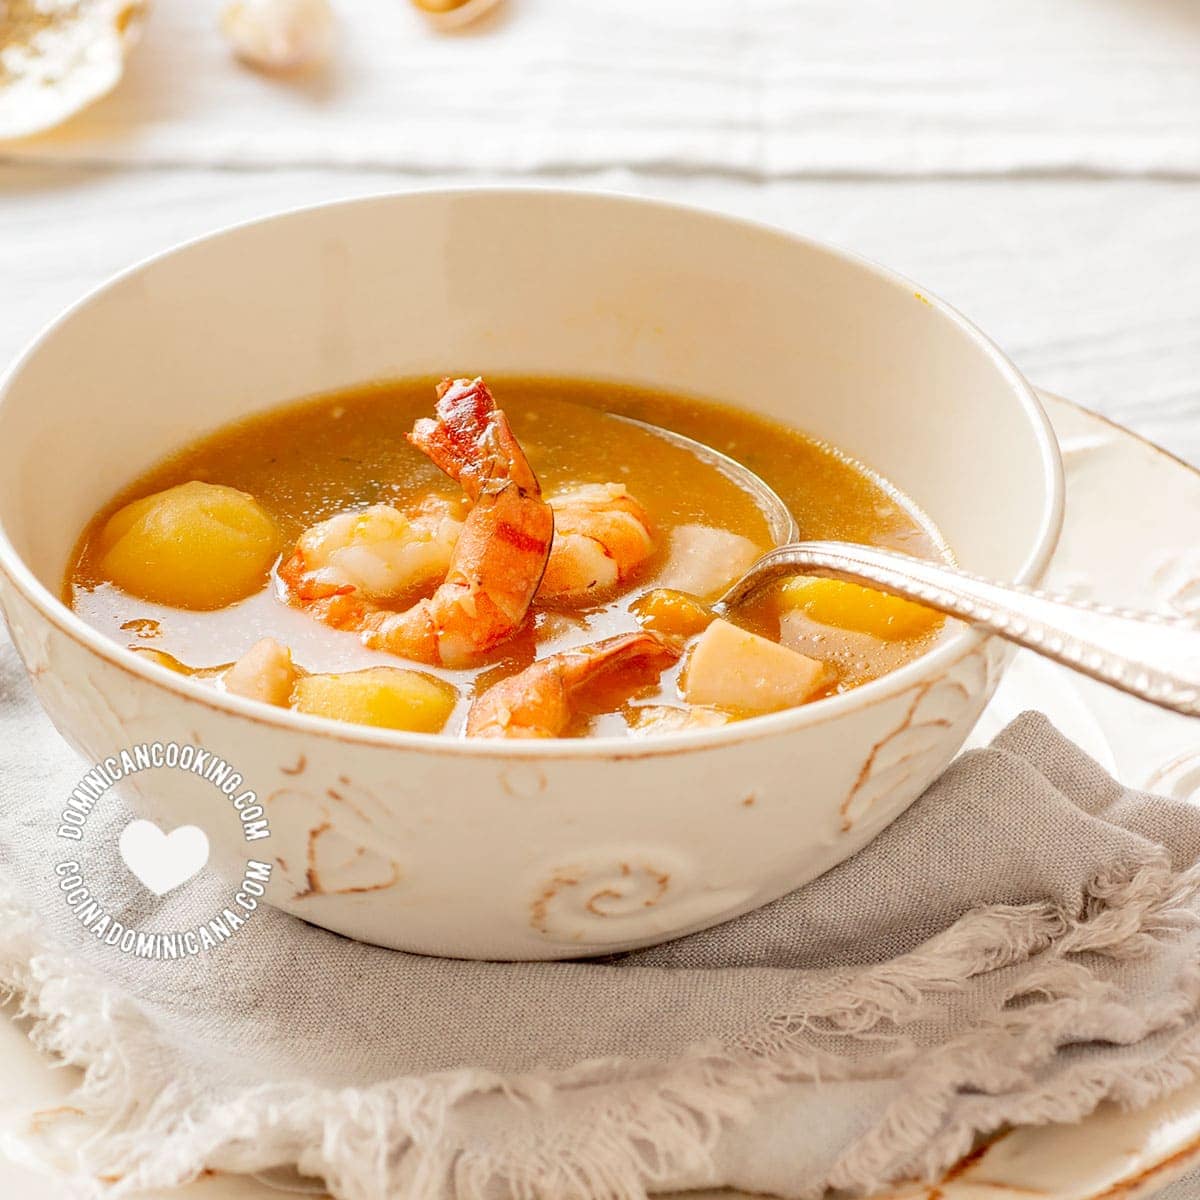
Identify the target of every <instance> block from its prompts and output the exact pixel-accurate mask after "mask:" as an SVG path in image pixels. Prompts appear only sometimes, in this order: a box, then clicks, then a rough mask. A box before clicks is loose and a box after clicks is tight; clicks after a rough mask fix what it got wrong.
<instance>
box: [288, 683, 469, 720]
mask: <svg viewBox="0 0 1200 1200" xmlns="http://www.w3.org/2000/svg"><path fill="white" fill-rule="evenodd" d="M457 699H458V693H457V692H456V691H455V689H454V688H453V687H452V686H451V685H450V684H448V683H445V682H444V681H442V680H441V679H437V678H435V677H434V676H432V675H426V674H425V673H424V672H423V671H409V670H405V669H403V668H401V667H369V668H368V669H367V670H365V671H350V672H348V673H346V674H343V675H306V676H304V677H303V678H301V679H299V680H297V681H296V687H295V690H294V691H293V692H292V707H293V708H294V709H296V710H297V711H298V712H305V713H312V714H313V715H314V716H317V717H329V718H331V719H332V720H334V721H350V722H352V723H353V724H355V725H378V726H381V727H382V728H384V729H407V730H410V731H411V732H413V733H438V732H440V730H441V728H442V726H443V725H445V724H446V721H447V719H448V718H449V716H450V714H451V712H453V711H454V705H455V702H456V701H457Z"/></svg>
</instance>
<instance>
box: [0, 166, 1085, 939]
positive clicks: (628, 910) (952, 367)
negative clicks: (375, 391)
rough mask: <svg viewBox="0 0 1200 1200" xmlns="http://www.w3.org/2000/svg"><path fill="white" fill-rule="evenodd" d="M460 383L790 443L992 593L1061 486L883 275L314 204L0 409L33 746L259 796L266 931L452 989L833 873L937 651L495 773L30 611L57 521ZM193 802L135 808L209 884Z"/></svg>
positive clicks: (970, 342)
mask: <svg viewBox="0 0 1200 1200" xmlns="http://www.w3.org/2000/svg"><path fill="white" fill-rule="evenodd" d="M477 371H479V372H528V373H542V374H550V375H554V374H560V375H578V376H586V377H607V378H612V379H618V380H626V381H634V382H638V383H642V384H649V385H655V386H659V385H661V386H664V387H669V388H673V389H677V390H680V391H684V392H692V393H696V394H699V395H702V396H708V397H713V398H717V399H720V400H723V401H725V402H727V403H730V404H734V405H737V406H740V407H743V408H746V409H750V410H754V411H757V412H761V413H765V414H767V415H769V416H771V417H775V418H778V419H780V420H783V421H786V422H788V423H790V424H794V425H796V426H798V427H799V428H801V429H804V430H807V431H808V432H810V433H813V434H815V435H817V436H818V437H821V438H825V439H828V440H829V441H831V442H833V443H834V444H836V445H838V446H840V447H842V448H843V449H845V450H847V451H849V452H850V453H851V454H853V455H855V456H857V457H858V458H860V459H861V460H863V461H864V462H866V463H868V464H869V465H871V466H873V467H875V468H877V469H878V470H880V471H881V472H882V473H883V474H884V475H885V476H887V478H889V479H891V480H892V481H893V482H894V483H896V484H897V485H898V486H899V487H900V488H902V489H903V490H904V491H905V492H907V493H908V495H910V496H911V497H912V498H913V499H914V500H916V501H917V502H918V503H919V504H920V505H921V506H922V507H923V508H924V509H925V510H926V511H927V512H928V513H929V514H930V515H931V516H932V517H933V518H934V520H935V521H936V522H937V523H938V525H939V526H940V527H941V529H942V531H943V532H944V533H945V535H946V536H947V538H948V539H949V542H950V544H951V546H952V547H953V549H954V550H955V552H956V554H957V556H958V559H959V561H960V562H961V563H962V564H963V565H964V566H965V567H967V568H969V569H973V570H976V571H978V572H981V573H985V574H988V575H992V576H997V577H1000V578H1004V579H1012V580H1020V581H1024V582H1031V581H1034V580H1036V579H1037V578H1038V577H1039V576H1040V574H1041V573H1042V571H1043V568H1044V567H1045V565H1046V563H1047V561H1048V559H1049V557H1050V554H1051V552H1052V550H1053V548H1054V544H1055V540H1056V538H1057V535H1058V530H1059V525H1060V521H1061V509H1062V484H1061V469H1060V461H1059V457H1058V452H1057V447H1056V445H1055V441H1054V437H1053V435H1052V433H1051V431H1050V428H1049V426H1048V424H1047V422H1046V419H1045V416H1044V414H1043V413H1042V410H1041V408H1040V407H1039V405H1038V403H1037V401H1036V399H1035V398H1034V395H1033V393H1032V392H1031V390H1030V388H1029V386H1028V385H1027V384H1026V383H1025V381H1024V380H1023V379H1022V378H1021V376H1020V375H1019V374H1018V373H1017V371H1016V370H1015V369H1014V368H1013V366H1012V364H1011V363H1009V362H1008V361H1007V360H1006V359H1005V358H1004V357H1003V356H1002V355H1001V354H1000V353H999V352H998V351H997V350H996V348H995V347H994V346H993V345H992V344H991V343H990V342H989V341H988V340H987V339H986V338H985V337H984V336H983V335H982V334H981V333H980V332H979V331H978V330H976V329H975V328H974V327H973V326H971V325H970V324H969V323H967V322H966V321H965V320H963V319H962V318H961V317H960V316H958V315H957V314H956V313H955V312H953V311H952V310H951V309H949V308H948V307H946V306H945V305H944V304H942V303H940V302H938V301H937V300H935V299H933V298H932V297H930V296H928V295H927V294H925V293H923V292H920V291H917V290H916V289H915V288H914V287H913V285H912V284H911V283H908V282H906V281H905V280H903V279H900V278H897V277H896V276H894V275H891V274H889V273H887V272H886V271H882V270H880V269H878V268H876V267H874V266H871V265H869V264H867V263H864V262H862V261H861V260H858V259H856V258H853V257H850V256H848V255H845V254H841V253H838V252H836V251H834V250H831V249H828V248H826V247H824V246H820V245H817V244H814V243H812V242H807V241H804V240H802V239H799V238H796V237H792V236H790V235H788V234H784V233H781V232H777V231H774V230H770V229H765V228H761V227H758V226H754V225H749V224H745V223H743V222H740V221H734V220H730V219H728V218H725V217H720V216H716V215H712V214H708V213H703V212H697V211H692V210H688V209H682V208H676V207H672V206H668V205H664V204H658V203H650V202H646V201H641V200H633V199H626V198H620V197H616V196H607V195H593V194H581V193H575V192H561V191H543V190H485V189H473V190H467V191H458V192H426V193H414V194H405V195H392V196H381V197H377V198H371V199H366V200H356V201H352V202H348V203H340V204H329V205H324V206H321V207H318V208H312V209H305V210H302V211H299V212H292V213H286V214H283V215H281V216H276V217H272V218H269V219H267V220H262V221H257V222H254V223H252V224H249V225H244V226H240V227H238V228H235V229H231V230H226V231H224V232H222V233H219V234H216V235H214V236H212V237H208V238H204V239H202V240H201V241H198V242H193V243H190V244H188V245H185V246H181V247H179V248H177V249H175V250H172V251H170V252H169V253H167V254H164V255H162V256H160V257H157V258H155V259H152V260H151V261H149V262H146V263H143V264H141V265H140V266H137V267H135V268H133V269H132V270H130V271H127V272H126V273H124V274H123V275H120V276H118V277H117V278H116V279H114V280H112V281H111V282H110V283H108V284H106V285H105V286H104V287H102V288H101V289H100V290H98V291H96V292H94V293H93V294H92V295H91V296H89V297H88V298H86V299H85V300H83V301H82V302H81V303H80V304H78V305H77V306H76V307H75V308H73V309H71V310H70V311H69V312H68V313H66V314H65V315H64V316H63V317H62V318H60V319H59V320H58V321H57V322H56V323H55V324H54V325H53V326H51V327H50V328H49V329H48V330H47V331H46V332H45V333H44V334H43V335H42V336H41V337H40V338H39V339H38V341H37V342H36V343H35V344H34V346H33V347H32V348H31V349H30V350H29V351H28V352H27V353H26V354H25V355H24V357H23V358H22V359H21V360H20V361H19V362H18V363H17V364H16V365H15V367H14V368H13V369H12V371H11V372H10V373H9V375H8V376H7V378H6V380H5V381H4V384H3V387H2V388H0V568H2V571H0V599H2V600H3V608H4V610H5V614H6V616H7V619H8V623H9V627H10V629H11V632H12V636H13V639H14V641H15V643H16V645H17V648H18V650H19V651H20V654H21V656H22V658H23V659H24V662H25V664H26V666H27V668H28V670H29V672H30V675H31V676H32V678H33V681H34V686H35V688H36V690H37V694H38V696H39V698H40V700H41V702H42V704H43V705H44V706H45V708H46V711H47V712H48V713H49V714H50V716H51V718H52V719H53V720H54V722H55V724H56V725H57V726H58V728H59V729H60V730H61V731H62V732H63V734H64V735H65V736H66V737H67V738H68V739H69V740H70V741H71V742H72V743H73V744H74V745H75V746H76V747H77V748H79V749H80V750H82V752H83V753H84V754H85V755H86V756H87V757H88V758H89V759H93V760H95V759H99V758H101V757H103V756H104V755H106V754H110V753H112V752H113V751H114V750H117V749H119V748H122V747H126V746H130V745H134V744H137V743H142V742H153V741H156V740H158V741H168V740H175V741H180V742H184V741H193V742H196V743H198V744H201V745H203V746H204V747H206V748H208V749H210V750H212V751H214V752H215V753H217V754H219V755H221V756H223V757H224V758H225V759H226V760H227V761H228V762H229V763H231V764H233V765H234V766H235V767H236V768H237V769H238V770H239V771H241V772H242V773H243V774H244V775H245V777H246V780H247V781H248V783H250V784H251V785H252V786H253V787H254V789H255V790H256V791H257V792H258V794H259V795H260V796H261V797H264V798H265V807H266V810H267V814H268V816H269V819H270V830H271V835H270V838H269V840H262V841H260V842H256V843H255V844H254V845H253V847H252V849H253V850H254V851H255V854H256V855H257V856H258V857H260V858H263V857H269V860H270V861H272V862H273V865H274V868H275V870H274V875H273V878H272V883H271V886H270V889H269V893H268V895H269V898H270V899H271V900H272V901H273V902H274V903H275V904H277V905H279V906H280V907H282V908H285V909H287V910H288V911H289V912H293V913H296V914H297V915H299V916H302V917H304V918H305V919H306V920H309V921H312V922H315V923H316V924H319V925H323V926H326V927H327V928H330V929H334V930H338V931H339V932H342V933H345V934H348V935H350V936H352V937H356V938H362V939H365V940H368V941H372V942H379V943H382V944H384V945H388V946H395V947H401V948H404V949H408V950H417V951H423V952H428V953H434V954H446V955H460V956H469V957H482V958H559V957H566V956H572V955H580V954H597V953H610V952H613V951H616V950H620V949H623V948H630V947H634V946H639V945H645V944H648V943H651V942H655V941H660V940H663V939H665V938H669V937H673V936H675V935H678V934H682V933H685V932H688V931H691V930H695V929H699V928H703V927H704V926H707V925H711V924H714V923H715V922H718V921H722V920H724V919H726V918H729V917H732V916H734V915H736V914H738V913H742V912H745V911H747V910H749V909H751V908H753V907H755V906H757V905H760V904H763V903H764V902H766V901H768V900H771V899H773V898H774V897H776V896H779V895H781V894H782V893H784V892H786V891H788V890H790V889H792V888H794V887H796V886H798V885H799V884H802V883H804V882H805V881H807V880H809V879H812V878H813V877H814V876H816V875H818V874H820V873H821V872H822V871H825V870H826V869H828V868H829V867H831V866H833V865H834V864H835V863H837V862H839V861H841V860H842V859H844V858H846V857H847V856H848V855H850V854H852V853H853V852H854V851H855V850H857V849H858V848H859V847H860V846H862V845H863V844H865V843H866V842H867V841H868V840H869V839H870V838H871V837H873V836H874V835H875V834H876V833H877V832H878V831H879V830H880V829H882V828H883V827H884V826H885V825H887V824H888V822H890V821H892V820H893V819H894V818H895V817H896V816H897V815H898V814H899V813H900V812H901V811H903V809H904V808H905V807H906V806H907V805H908V804H909V803H910V802H911V801H912V800H913V799H914V797H916V796H917V795H918V794H919V793H920V792H921V790H922V789H923V788H924V787H925V786H926V785H927V784H928V783H929V782H930V780H932V779H933V778H934V777H935V776H936V775H937V774H938V772H940V771H941V770H942V769H943V768H944V767H945V765H946V764H947V763H948V762H949V760H950V758H951V757H952V756H953V755H954V753H955V752H956V750H957V749H958V747H959V746H960V744H961V743H962V741H963V739H964V737H965V736H966V734H967V732H968V731H969V730H970V728H971V726H972V725H973V724H974V722H975V719H976V717H977V716H978V714H979V712H980V710H981V709H982V707H983V705H984V703H985V702H986V700H987V698H988V697H989V695H990V694H991V691H992V689H993V688H994V686H995V684H996V682H997V679H998V675H999V672H1000V670H1001V669H1002V666H1003V661H1004V658H1005V655H1004V652H1003V649H1002V648H1001V647H999V646H998V645H997V644H995V643H990V642H987V641H985V640H984V639H982V638H981V637H979V636H977V635H975V634H973V633H970V632H969V631H965V630H958V631H956V632H954V633H953V634H951V635H949V636H947V637H946V638H945V639H944V640H943V642H942V643H941V644H939V645H938V646H937V647H936V648H935V649H934V650H933V651H932V652H931V653H929V654H927V655H926V656H925V657H923V658H921V659H920V660H919V661H917V662H914V663H912V664H910V665H908V666H906V667H904V668H903V669H901V670H899V671H897V672H895V673H894V674H892V675H889V676H887V677H886V678H884V679H881V680H879V681H876V682H874V683H872V684H870V685H868V686H866V687H863V688H861V689H859V690H857V691H855V692H853V693H850V694H847V695H844V696H840V697H837V698H834V699H830V700H823V701H821V702H820V703H818V704H815V705H812V706H811V707H807V708H801V709H796V710H793V711H789V712H782V713H779V714H776V715H774V716H770V717H762V718H759V719H757V720H754V721H749V722H745V723H742V724H736V725H733V726H731V727H728V728H722V729H716V730H711V731H705V732H701V733H694V734H689V735H686V736H684V737H680V736H678V735H677V736H673V737H671V736H667V737H658V738H647V739H645V740H630V741H617V740H610V739H596V740H588V741H583V740H581V741H562V742H554V743H550V744H541V745H529V744H511V745H509V744H502V743H495V742H480V743H470V742H461V741H454V740H450V739H442V738H439V737H434V736H429V735H421V734H404V733H396V732H392V731H386V730H377V729H368V728H361V727H352V726H346V725H338V724H335V723H332V722H327V721H324V720H321V719H318V718H313V717H306V716H301V715H297V714H292V713H288V712H285V711H282V710H275V709H269V708H266V707H262V706H259V705H256V704H252V703H250V702H248V701H244V700H241V699H239V698H237V697H230V696H219V695H216V694H214V693H213V692H212V691H210V690H208V689H206V688H205V687H203V686H202V685H201V684H198V683H195V682H192V681H190V680H189V679H187V678H184V677H181V676H178V675H174V674H172V673H170V672H168V671H166V670H163V669H162V668H159V667H157V666H155V665H153V664H151V663H149V662H147V661H144V660H143V659H141V658H139V657H138V656H136V655H133V654H131V653H129V652H127V651H126V650H124V649H123V648H121V647H120V646H118V645H116V644H114V643H112V642H110V641H108V640H106V639H105V638H104V637H101V636H100V635H99V634H97V633H95V632H94V631H93V630H92V629H90V628H89V627H88V626H87V625H85V624H84V623H83V622H82V621H81V620H80V619H78V618H77V617H76V616H75V615H74V614H73V613H71V612H70V611H69V610H68V609H67V608H66V607H65V606H64V605H63V604H62V603H60V601H59V599H58V595H59V586H60V581H61V578H62V575H63V572H64V568H65V566H66V563H67V560H68V557H69V555H70V553H71V549H72V545H73V543H74V541H75V539H76V537H77V536H78V534H79V532H80V530H81V528H82V527H83V525H84V524H85V522H86V521H87V520H88V519H89V517H90V516H91V515H92V513H93V512H94V511H95V510H96V509H97V508H98V507H99V506H100V505H101V504H103V503H104V502H105V501H106V500H107V499H108V498H109V497H110V496H112V495H113V494H114V493H115V492H116V491H117V489H118V488H120V487H121V486H122V485H123V484H125V483H127V482H128V480H129V479H130V478H132V477H133V476H134V475H136V474H137V473H139V472H141V471H142V470H144V469H145V468H147V467H148V466H150V465H151V464H152V463H154V462H156V461H157V460H159V459H160V458H161V457H162V456H163V455H164V454H165V453H166V452H168V451H169V450H171V449H172V448H175V447H178V446H180V445H182V444H184V443H186V442H187V441H189V440H190V439H192V438H194V437H196V436H197V435H198V434H201V433H204V432H206V431H209V430H212V429H214V428H216V427H217V426H220V425H223V424H225V423H226V422H228V421H230V420H231V419H234V418H236V417H239V416H242V415H244V414H246V413H251V412H257V411H261V410H263V409H267V408H270V407H272V406H273V405H276V404H279V403H280V402H282V401H286V400H290V399H292V398H294V397H298V396H303V395H307V394H310V393H314V392H321V391H325V390H328V389H333V388H337V387H340V386H343V385H348V384H353V383H357V382H360V381H365V380H371V379H377V378H383V377H396V376H406V375H415V374H422V373H437V372H450V373H469V372H477ZM195 782H196V781H195V780H194V779H192V778H190V777H189V776H187V775H186V773H184V772H179V771H176V772H162V771H160V772H157V773H156V774H155V777H154V779H153V786H152V787H150V786H143V787H141V788H140V789H138V790H139V791H140V792H141V798H140V799H139V800H137V801H136V803H139V804H141V805H143V806H144V807H145V808H146V809H147V810H148V811H149V813H150V814H151V815H153V816H154V817H155V819H157V820H159V822H160V823H161V824H163V825H164V826H167V827H170V826H173V825H179V824H183V823H194V824H199V825H201V826H203V827H204V828H205V830H206V832H207V833H208V836H209V839H210V842H211V844H212V846H213V849H214V853H215V861H216V862H217V863H218V865H222V866H224V867H225V868H226V869H227V870H228V871H229V872H230V873H231V874H235V873H240V871H241V864H242V863H243V862H244V860H245V859H246V857H247V846H246V844H245V843H244V841H243V840H242V831H241V826H240V824H239V822H238V821H237V820H236V819H234V818H233V817H232V816H231V815H230V809H229V806H228V805H227V804H214V803H213V802H212V799H211V795H209V794H205V795H204V796H200V795H199V794H198V793H197V792H196V790H195V787H194V786H193V785H194V784H195ZM206 786H207V785H206ZM264 847H268V848H269V854H268V851H266V850H264V849H263V848H264Z"/></svg>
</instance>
